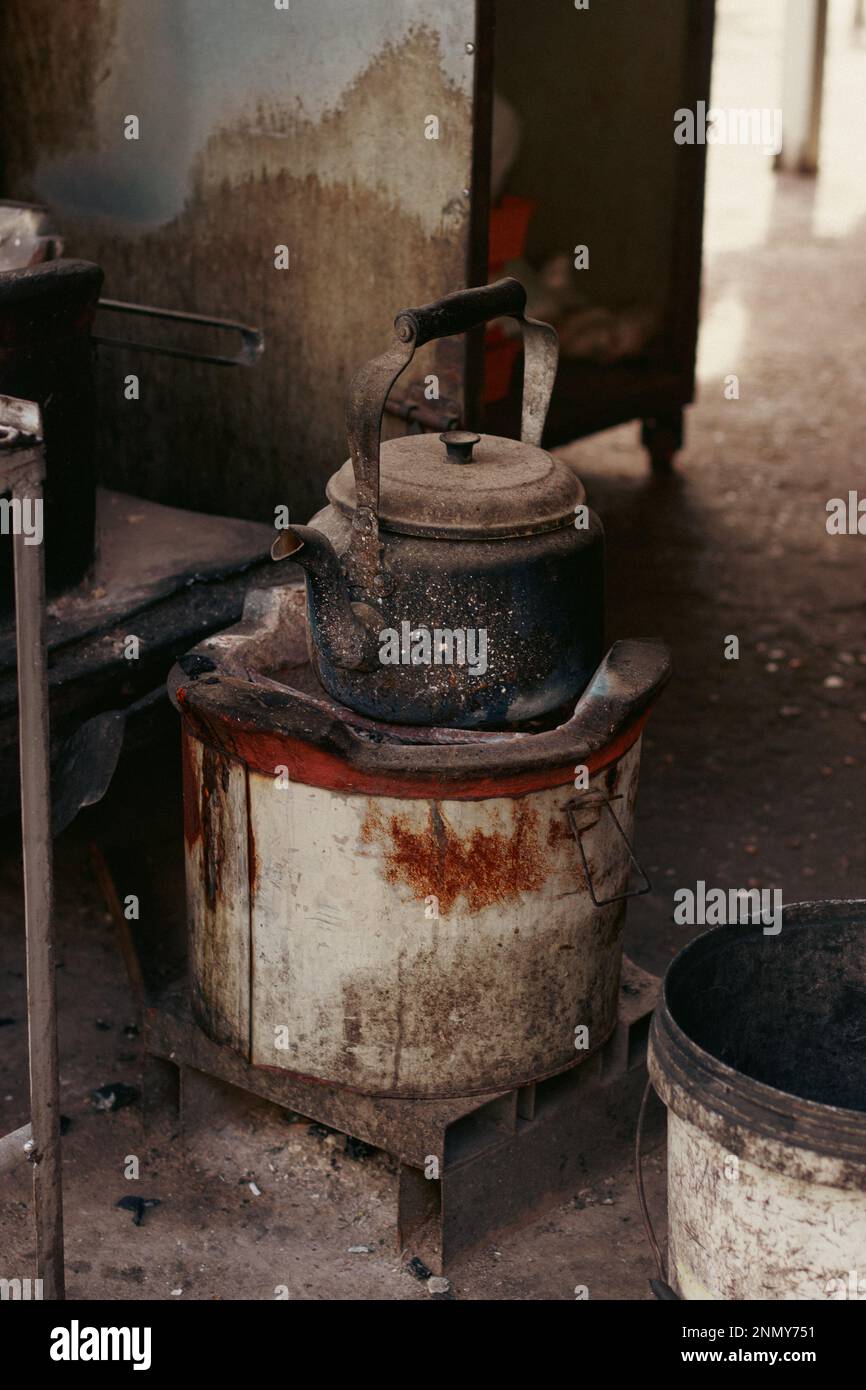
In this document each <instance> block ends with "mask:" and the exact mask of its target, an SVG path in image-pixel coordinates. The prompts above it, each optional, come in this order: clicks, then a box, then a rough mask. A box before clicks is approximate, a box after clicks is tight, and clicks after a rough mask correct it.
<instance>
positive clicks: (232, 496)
mask: <svg viewBox="0 0 866 1390" xmlns="http://www.w3.org/2000/svg"><path fill="white" fill-rule="evenodd" d="M3 10H4V14H3V18H2V20H0V24H2V33H0V37H2V51H3V54H4V84H3V88H4V92H5V94H6V95H5V96H4V95H3V94H2V93H0V130H2V143H3V158H4V166H5V186H4V189H3V194H4V196H7V197H15V198H20V199H22V200H28V201H34V202H38V201H45V202H47V203H48V205H49V208H50V210H51V212H52V213H53V215H54V218H55V221H56V222H57V224H58V227H59V229H60V230H61V232H62V233H63V235H64V237H65V240H66V247H67V250H68V252H70V253H73V254H75V255H77V256H80V257H83V258H87V259H90V260H94V261H96V262H98V263H99V264H100V265H102V266H103V267H104V269H105V272H106V293H107V294H108V295H109V296H110V297H112V298H116V299H125V300H134V301H138V302H140V303H150V304H160V305H164V306H165V307H168V308H182V309H189V310H193V311H196V312H199V313H205V314H213V315H217V316H226V317H232V318H237V319H242V320H244V321H247V322H250V323H255V324H258V325H260V326H261V327H262V328H263V329H264V333H265V340H266V350H265V356H264V357H263V359H262V360H261V362H260V364H259V365H258V366H257V367H256V368H254V369H251V370H249V371H234V372H227V371H220V369H217V368H213V367H207V366H204V365H201V364H192V363H185V364H184V367H183V369H182V370H179V369H178V366H177V364H176V363H173V362H166V361H163V360H160V359H159V358H155V357H148V358H146V359H143V357H142V355H141V354H136V353H134V352H132V351H129V350H123V351H115V352H111V353H103V354H102V355H101V363H100V385H101V390H102V397H103V404H104V408H103V412H102V433H101V442H100V466H101V472H102V477H103V481H105V482H107V483H109V484H110V485H112V486H121V487H126V488H127V490H134V491H136V492H139V493H141V494H144V495H146V496H149V497H151V498H153V499H155V500H157V501H163V502H168V503H171V504H172V505H186V506H193V507H198V508H200V509H202V510H213V511H217V512H223V513H228V514H234V515H242V516H246V517H252V518H256V519H266V518H269V517H270V516H272V515H273V508H274V507H275V506H277V505H279V504H288V505H289V506H290V508H291V512H292V516H293V517H294V518H295V519H302V518H303V519H306V518H307V517H309V516H310V515H311V513H312V512H313V511H314V510H315V509H316V507H317V506H318V505H320V503H321V501H322V498H323V493H324V483H325V481H326V479H327V478H328V477H329V476H330V474H331V473H332V472H334V471H335V469H336V468H338V467H339V465H340V464H341V463H342V462H343V460H344V458H345V456H346V446H345V438H344V427H343V405H344V397H345V391H346V387H347V385H348V381H349V379H350V377H351V374H352V372H353V371H354V369H355V368H356V367H357V366H359V365H360V364H361V363H362V362H363V361H364V360H365V359H367V358H369V357H372V356H373V355H375V353H377V352H378V351H380V350H381V348H382V346H383V345H384V343H385V342H386V341H387V339H388V336H389V330H390V325H391V321H392V318H393V315H394V313H395V312H396V311H397V310H398V309H400V308H403V307H405V306H407V305H412V304H419V303H424V302H427V301H429V300H431V299H434V298H437V297H438V296H440V295H442V294H444V293H447V292H448V291H450V290H453V289H456V288H460V287H461V286H463V285H465V283H466V278H465V277H466V261H467V245H468V229H469V201H468V198H467V197H466V196H465V193H464V190H465V189H467V188H468V187H469V181H470V170H471V144H472V138H471V134H472V90H471V89H472V79H473V73H474V57H473V56H472V55H470V54H467V53H466V50H465V45H466V42H467V40H470V39H472V38H473V34H472V33H471V32H470V31H471V29H472V28H473V26H474V14H473V8H472V7H466V6H464V5H459V4H457V3H454V0H446V3H444V4H441V5H439V6H437V7H436V9H435V11H431V9H430V7H429V6H425V5H423V4H422V3H421V0H399V3H398V0H368V2H367V3H365V5H364V6H363V11H361V10H360V9H359V8H358V7H357V6H355V5H352V4H350V3H348V0H316V3H313V0H293V3H292V5H291V7H290V9H289V11H287V12H281V11H276V10H275V9H274V7H273V5H270V4H265V5H263V4H260V3H259V2H258V0H232V3H231V4H229V3H227V0H148V4H147V5H142V4H140V3H135V0H103V3H101V4H98V3H96V2H95V0H85V2H84V3H76V5H75V6H74V7H73V6H68V7H66V6H57V5H56V4H54V3H49V0H32V2H31V0H7V3H6V5H5V6H4V7H3ZM70 52H74V53H75V54H76V62H75V63H74V64H70V63H69V54H70ZM70 72H71V77H70ZM46 77H47V78H49V79H53V80H46ZM19 91H27V92H28V100H27V102H26V103H21V102H20V101H19V100H17V99H16V100H15V101H14V104H12V103H11V102H10V94H11V96H12V97H14V94H15V93H16V92H19ZM129 114H134V115H137V116H138V117H139V121H140V139H139V140H138V141H128V140H126V139H124V135H123V121H124V118H125V117H126V116H127V115H129ZM431 114H433V115H436V116H437V117H438V119H439V123H440V138H439V139H438V140H428V139H426V138H425V134H424V132H425V120H426V118H427V116H428V115H431ZM277 245H285V246H287V247H288V248H289V253H290V267H289V269H288V270H285V271H278V270H275V268H274V248H275V247H276V246H277ZM172 341H178V339H177V338H176V337H173V339H172ZM180 345H184V344H183V342H181V343H180ZM214 346H215V347H216V346H217V345H216V344H214ZM459 360H460V361H461V362H462V357H461V358H460V359H459ZM454 363H455V359H454V356H453V348H452V347H451V346H450V345H448V344H440V345H439V346H438V347H436V348H435V349H434V348H433V347H432V345H431V348H430V349H429V350H426V351H425V352H423V353H420V354H419V359H418V362H417V366H416V368H415V369H414V371H413V373H412V374H411V375H412V377H413V378H414V379H418V378H423V377H424V375H425V374H426V373H427V372H430V371H431V370H438V371H440V372H443V373H444V372H446V371H447V370H448V369H449V367H452V368H453V366H454ZM135 371H140V372H142V374H143V377H144V378H145V379H146V397H147V400H148V401H149V402H150V405H149V408H148V409H141V410H133V411H130V409H129V408H128V403H124V402H123V399H122V390H120V389H119V386H120V384H122V381H123V377H124V376H125V375H126V374H127V373H129V372H135ZM458 371H459V363H458ZM216 372H219V378H218V380H217V379H216V377H215V373H216ZM405 384H406V386H407V387H408V385H409V382H408V381H407V382H406V383H405ZM450 389H451V388H450V386H449V392H450ZM157 402H158V409H155V408H154V404H155V403H157ZM181 460H182V463H183V466H182V467H178V466H177V464H178V462H179V461H181Z"/></svg>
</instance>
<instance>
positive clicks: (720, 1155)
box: [668, 1111, 866, 1301]
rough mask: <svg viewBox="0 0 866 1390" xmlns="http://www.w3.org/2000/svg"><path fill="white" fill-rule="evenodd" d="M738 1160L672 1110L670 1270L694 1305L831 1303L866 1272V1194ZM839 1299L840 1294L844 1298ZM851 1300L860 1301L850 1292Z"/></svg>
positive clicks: (669, 1114)
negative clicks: (734, 1164)
mask: <svg viewBox="0 0 866 1390" xmlns="http://www.w3.org/2000/svg"><path fill="white" fill-rule="evenodd" d="M730 1160H731V1155H730V1154H729V1152H728V1151H727V1150H726V1149H725V1148H724V1147H723V1146H722V1145H721V1144H719V1143H718V1142H717V1141H716V1140H715V1139H713V1138H712V1137H711V1136H710V1135H708V1134H707V1133H705V1132H704V1131H703V1130H702V1129H699V1128H698V1127H697V1126H695V1125H693V1124H691V1123H689V1122H688V1121H686V1120H683V1119H681V1118H680V1117H679V1116H677V1115H675V1114H674V1113H673V1112H671V1111H669V1112H668V1190H669V1193H670V1198H669V1203H668V1212H669V1216H668V1220H669V1257H668V1259H669V1265H668V1267H669V1270H670V1272H671V1274H672V1276H673V1279H674V1281H675V1287H676V1288H677V1290H678V1291H679V1292H680V1294H681V1295H682V1297H683V1298H686V1299H725V1300H730V1299H772V1300H774V1301H775V1300H790V1299H809V1300H814V1299H828V1298H831V1297H833V1296H834V1294H833V1293H832V1292H831V1291H828V1286H829V1287H830V1288H831V1289H836V1288H837V1287H838V1286H837V1285H835V1284H831V1281H836V1280H839V1281H841V1287H842V1288H847V1286H848V1279H849V1271H851V1270H859V1271H860V1273H859V1277H860V1278H862V1276H863V1252H864V1249H866V1198H864V1194H863V1192H862V1191H860V1192H858V1191H852V1190H845V1189H841V1188H837V1187H833V1186H825V1185H823V1184H821V1183H815V1182H804V1181H802V1180H800V1179H798V1178H796V1177H793V1176H791V1175H789V1174H787V1173H782V1172H778V1171H773V1170H772V1169H769V1168H762V1167H759V1166H758V1165H757V1164H755V1163H753V1162H751V1161H749V1160H747V1159H740V1160H739V1162H738V1169H737V1171H738V1177H737V1179H736V1180H735V1181H732V1180H731V1179H730V1178H729V1177H727V1176H726V1172H731V1171H733V1170H732V1169H731V1163H730ZM835 1296H836V1297H838V1294H836V1295H835ZM847 1296H848V1297H850V1296H851V1295H850V1294H848V1295H847Z"/></svg>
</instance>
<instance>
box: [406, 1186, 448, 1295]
mask: <svg viewBox="0 0 866 1390" xmlns="http://www.w3.org/2000/svg"><path fill="white" fill-rule="evenodd" d="M397 1241H398V1245H399V1249H400V1251H401V1253H402V1252H403V1251H406V1252H407V1253H409V1254H411V1255H414V1256H417V1258H418V1259H419V1260H422V1261H423V1263H424V1264H425V1265H426V1266H427V1268H428V1269H429V1270H430V1272H431V1274H442V1273H443V1260H442V1255H443V1251H442V1181H441V1179H439V1178H433V1177H429V1178H428V1177H427V1176H426V1174H425V1173H424V1172H422V1170H421V1169H420V1168H412V1167H410V1165H409V1164H408V1163H401V1164H400V1174H399V1178H398V1186H397Z"/></svg>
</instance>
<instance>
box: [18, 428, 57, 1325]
mask: <svg viewBox="0 0 866 1390" xmlns="http://www.w3.org/2000/svg"><path fill="white" fill-rule="evenodd" d="M31 457H32V460H33V467H32V468H31V469H29V470H28V472H27V473H26V474H24V475H19V476H18V477H17V478H16V480H15V482H14V484H13V487H12V496H13V499H15V498H20V499H21V500H22V503H23V501H24V499H25V498H27V497H29V498H31V499H32V500H33V503H34V507H36V506H38V507H39V508H41V506H42V503H43V497H42V482H43V477H44V456H43V452H42V448H41V443H40V445H39V446H38V447H37V448H35V449H34V450H33V451H32V455H31ZM30 539H32V537H31V538H30ZM27 540H28V538H27V537H26V536H25V535H24V534H23V530H21V531H19V532H18V533H17V534H16V535H15V536H14V537H13V553H14V562H15V624H16V642H17V647H18V725H19V746H20V753H21V831H22V841H23V860H24V923H25V932H26V938H27V1026H28V1035H29V1045H30V1117H31V1125H32V1130H33V1136H32V1142H33V1149H32V1152H31V1153H30V1160H31V1162H32V1164H33V1203H34V1210H35V1220H36V1275H37V1278H39V1279H41V1280H42V1281H43V1291H44V1296H45V1297H46V1298H51V1299H61V1298H63V1297H64V1295H65V1289H64V1268H63V1195H62V1187H61V1184H62V1173H61V1159H60V1104H59V1080H58V1064H57V999H56V991H55V980H54V933H53V922H52V888H53V885H52V852H51V798H50V789H49V747H48V666H47V653H46V643H45V557H44V551H43V547H42V545H41V544H39V545H28V544H27Z"/></svg>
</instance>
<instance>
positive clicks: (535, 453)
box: [326, 430, 586, 540]
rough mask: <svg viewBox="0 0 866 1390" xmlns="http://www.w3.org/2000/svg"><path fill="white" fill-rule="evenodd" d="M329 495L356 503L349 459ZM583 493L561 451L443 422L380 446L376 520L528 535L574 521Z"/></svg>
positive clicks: (458, 533)
mask: <svg viewBox="0 0 866 1390" xmlns="http://www.w3.org/2000/svg"><path fill="white" fill-rule="evenodd" d="M326 491H327V495H328V500H329V501H330V502H331V503H332V505H333V506H334V507H336V508H337V509H338V511H341V512H343V513H344V515H346V516H351V515H352V514H353V513H354V510H355V477H354V473H353V470H352V462H351V459H350V460H348V461H347V462H346V463H344V464H343V466H342V468H340V469H339V470H338V471H337V472H336V473H335V474H334V475H333V477H332V478H331V479H330V481H329V482H328V485H327V489H326ZM585 499H586V493H585V491H584V488H583V484H582V483H581V481H580V479H579V478H578V476H577V474H576V473H575V472H574V470H573V468H572V467H571V466H570V465H569V464H568V463H566V462H565V461H564V460H563V459H559V458H554V457H553V456H552V455H551V454H548V453H547V452H546V451H545V450H544V449H539V448H536V447H535V445H532V444H524V443H522V442H521V441H520V440H517V439H504V438H499V437H498V436H497V435H492V434H480V435H479V434H471V433H470V432H469V431H466V430H450V431H448V432H447V433H445V434H443V435H436V434H407V435H404V436H402V437H401V438H399V439H389V440H387V441H386V442H385V443H383V444H382V445H381V446H380V450H379V525H380V527H381V529H382V530H385V531H397V532H400V533H401V534H403V535H408V536H432V537H436V538H438V539H442V540H446V539H449V538H453V539H455V540H472V539H484V538H490V537H494V536H499V537H503V536H527V535H534V534H537V533H538V532H542V531H554V530H558V529H559V527H561V526H566V525H570V524H572V523H573V522H574V511H575V507H577V506H579V505H580V504H581V503H583V502H584V501H585Z"/></svg>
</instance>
